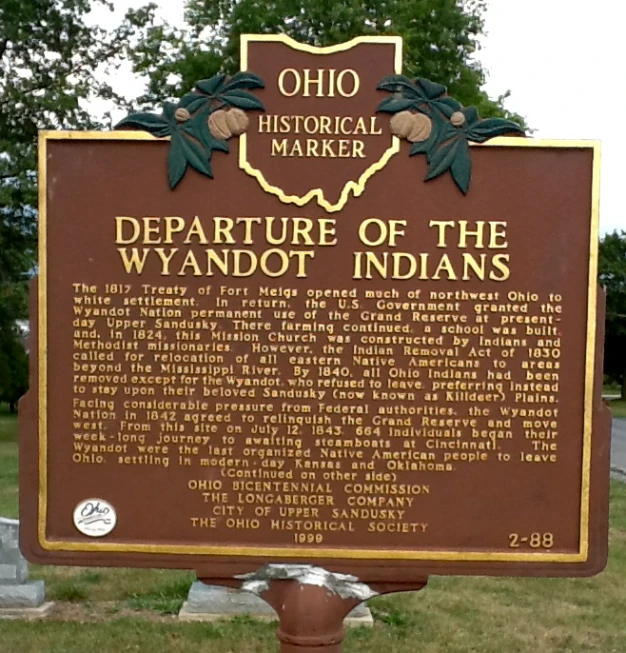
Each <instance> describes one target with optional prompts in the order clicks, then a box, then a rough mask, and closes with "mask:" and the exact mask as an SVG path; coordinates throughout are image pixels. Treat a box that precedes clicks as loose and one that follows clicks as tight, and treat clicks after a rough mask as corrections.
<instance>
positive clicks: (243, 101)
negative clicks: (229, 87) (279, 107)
mask: <svg viewBox="0 0 626 653" xmlns="http://www.w3.org/2000/svg"><path fill="white" fill-rule="evenodd" d="M222 100H224V102H226V103H227V104H231V105H232V106H234V107H239V108H240V109H259V110H261V111H265V107H264V106H263V102H261V100H259V98H257V97H255V96H254V95H252V93H248V91H240V90H234V91H228V93H224V95H222Z"/></svg>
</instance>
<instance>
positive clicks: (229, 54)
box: [133, 0, 524, 124]
mask: <svg viewBox="0 0 626 653" xmlns="http://www.w3.org/2000/svg"><path fill="white" fill-rule="evenodd" d="M485 6H486V0H344V1H343V2H339V1H337V0H298V1H296V0H187V2H186V20H187V27H186V28H185V29H182V30H180V29H174V30H172V29H167V28H165V27H163V26H162V25H153V26H151V27H150V29H149V30H148V32H147V38H146V39H145V40H144V41H143V42H142V43H141V44H140V47H139V48H137V49H136V50H135V52H134V54H133V59H134V63H135V69H136V70H137V71H138V72H141V73H145V74H147V75H148V76H149V86H148V91H147V93H146V95H145V96H144V97H143V98H141V101H142V103H143V104H144V106H146V107H154V106H155V105H157V104H159V103H160V101H161V100H163V99H164V98H165V97H180V96H181V95H182V93H183V92H185V91H187V90H189V89H190V88H192V86H193V84H194V82H195V81H196V80H198V79H202V78H206V77H211V76H213V75H214V74H216V73H217V72H226V73H233V72H235V71H236V70H238V68H239V36H240V35H241V34H244V33H252V34H263V33H270V34H271V33H281V34H287V35H289V36H291V37H293V38H295V39H296V40H298V41H300V42H303V43H309V44H311V45H317V46H324V45H331V44H335V43H342V42H344V41H347V40H349V39H351V38H353V37H355V36H360V35H367V34H395V35H400V36H402V37H403V39H404V74H405V75H407V76H409V77H411V76H412V77H415V76H420V77H425V78H427V79H431V80H432V81H436V82H439V83H441V84H445V85H447V86H448V90H449V93H450V95H452V96H453V97H455V98H456V99H458V100H459V101H460V102H461V103H463V104H464V105H466V106H470V105H473V106H476V107H477V108H478V110H479V112H480V114H481V115H482V116H483V117H492V116H498V117H505V118H509V119H512V120H515V121H517V122H521V123H522V124H523V122H524V121H523V119H522V118H520V116H518V115H516V114H512V113H510V112H509V111H507V110H506V109H505V108H504V107H503V100H504V98H505V96H502V97H500V98H497V99H496V100H492V99H490V98H489V97H488V95H487V94H486V93H485V91H484V90H482V86H483V85H484V82H485V76H486V73H485V70H484V69H483V67H482V65H481V64H480V62H479V61H477V60H476V59H475V58H474V55H475V54H476V52H477V50H478V47H479V44H478V38H479V37H480V35H481V34H482V32H483V29H484V20H483V15H484V11H485ZM389 72H390V73H391V72H393V71H389Z"/></svg>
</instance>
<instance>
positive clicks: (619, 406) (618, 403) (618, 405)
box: [608, 399, 626, 417]
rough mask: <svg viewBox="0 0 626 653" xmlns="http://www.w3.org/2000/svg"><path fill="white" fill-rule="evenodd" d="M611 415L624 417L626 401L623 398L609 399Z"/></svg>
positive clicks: (625, 415) (625, 414)
mask: <svg viewBox="0 0 626 653" xmlns="http://www.w3.org/2000/svg"><path fill="white" fill-rule="evenodd" d="M608 404H609V408H610V409H611V412H612V413H613V417H626V401H624V400H623V399H611V401H609V402H608Z"/></svg>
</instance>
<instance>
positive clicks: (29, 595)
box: [0, 517, 52, 619]
mask: <svg viewBox="0 0 626 653" xmlns="http://www.w3.org/2000/svg"><path fill="white" fill-rule="evenodd" d="M19 532H20V522H19V521H18V520H17V519H6V518H5V517H0V619H6V618H9V619H10V618H15V617H28V618H39V617H42V616H45V615H46V614H47V613H48V612H49V609H50V607H51V606H52V604H51V603H44V601H45V600H46V590H45V585H44V582H43V581H42V580H34V581H29V580H28V562H26V558H24V556H23V555H22V554H21V552H20V546H19Z"/></svg>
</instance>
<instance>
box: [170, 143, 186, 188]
mask: <svg viewBox="0 0 626 653" xmlns="http://www.w3.org/2000/svg"><path fill="white" fill-rule="evenodd" d="M182 139H183V136H181V135H180V134H178V133H175V134H174V135H173V136H172V141H171V144H170V150H169V152H168V154H167V173H168V177H169V180H170V188H171V189H172V190H173V189H174V188H176V186H177V185H178V183H179V182H180V180H181V179H182V178H183V177H184V176H185V172H186V171H187V158H186V157H185V152H184V150H183V145H182Z"/></svg>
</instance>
